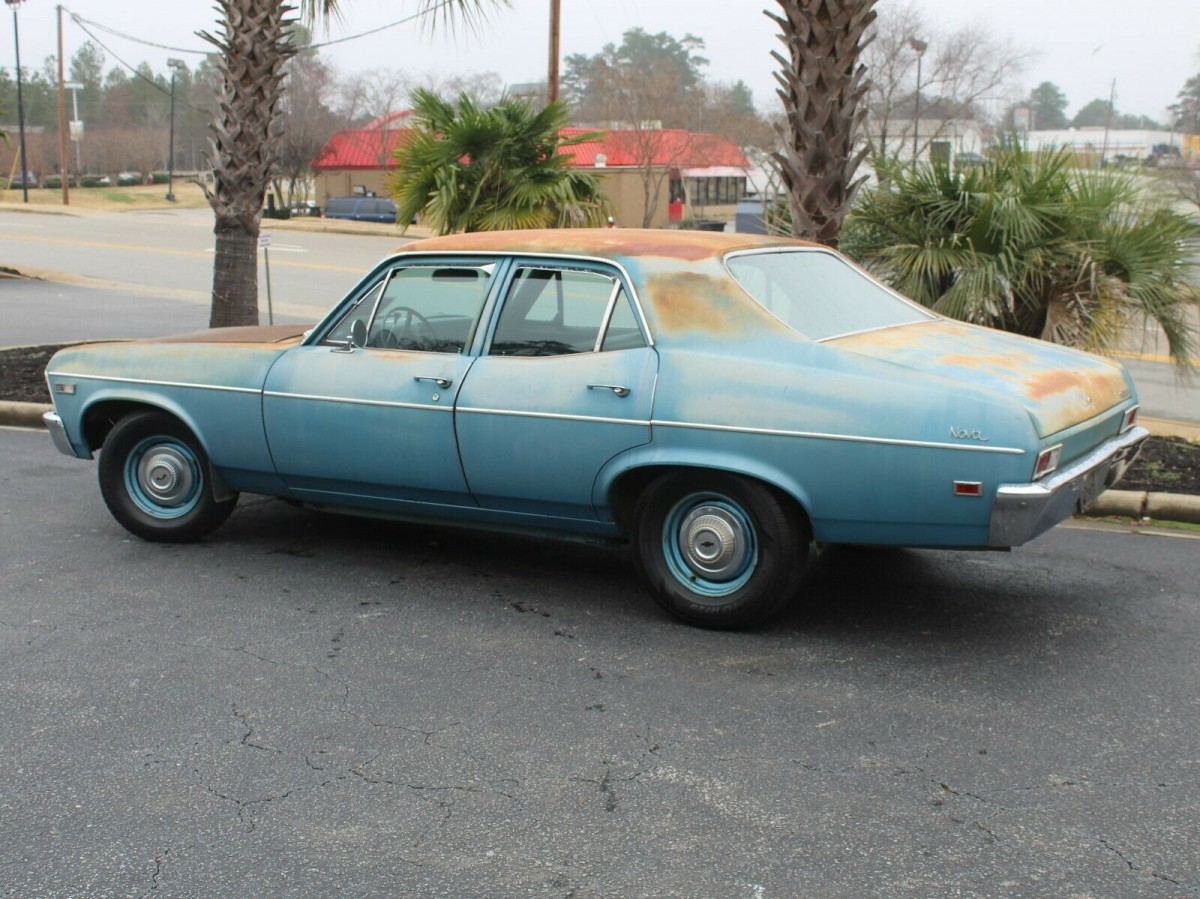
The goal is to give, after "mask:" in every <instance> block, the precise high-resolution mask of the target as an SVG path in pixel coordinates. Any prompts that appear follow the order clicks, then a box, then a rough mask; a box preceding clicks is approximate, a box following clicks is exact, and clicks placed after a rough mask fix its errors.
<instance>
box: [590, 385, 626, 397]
mask: <svg viewBox="0 0 1200 899" xmlns="http://www.w3.org/2000/svg"><path fill="white" fill-rule="evenodd" d="M587 388H588V390H611V391H612V392H613V393H615V394H616V395H617V396H619V397H621V398H622V399H624V398H625V397H627V396H629V388H628V387H622V386H621V385H620V384H588V386H587Z"/></svg>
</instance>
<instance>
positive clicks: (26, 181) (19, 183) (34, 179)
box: [0, 171, 38, 189]
mask: <svg viewBox="0 0 1200 899" xmlns="http://www.w3.org/2000/svg"><path fill="white" fill-rule="evenodd" d="M0 181H7V179H3V178H0ZM7 184H8V186H9V187H10V188H17V189H20V188H23V187H37V186H38V173H37V172H30V171H26V172H25V173H24V174H22V173H21V172H14V173H13V176H12V180H11V181H7Z"/></svg>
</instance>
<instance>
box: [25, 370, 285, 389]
mask: <svg viewBox="0 0 1200 899" xmlns="http://www.w3.org/2000/svg"><path fill="white" fill-rule="evenodd" d="M46 377H47V378H79V379H81V380H85V381H110V382H113V383H119V384H143V385H149V386H151V387H188V388H191V389H194V390H225V391H228V392H230V393H262V388H261V387H227V386H224V385H221V384H192V383H189V382H187V381H158V380H154V379H152V378H118V377H116V376H115V375H84V374H76V373H75V372H65V371H48V372H46Z"/></svg>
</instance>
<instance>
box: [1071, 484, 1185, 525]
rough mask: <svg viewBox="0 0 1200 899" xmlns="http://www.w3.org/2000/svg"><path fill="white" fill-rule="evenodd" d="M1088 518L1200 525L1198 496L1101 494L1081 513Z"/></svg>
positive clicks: (1143, 492)
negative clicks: (1113, 517) (1111, 517)
mask: <svg viewBox="0 0 1200 899" xmlns="http://www.w3.org/2000/svg"><path fill="white" fill-rule="evenodd" d="M1084 514H1085V515H1087V516H1088V517H1089V518H1108V517H1110V516H1116V517H1118V518H1133V519H1137V520H1142V521H1144V520H1146V519H1155V520H1157V521H1177V522H1180V523H1182V524H1200V496H1190V495H1188V494H1186V493H1155V492H1153V491H1148V490H1105V491H1104V492H1103V493H1101V494H1100V496H1098V497H1097V498H1096V501H1095V502H1094V503H1092V505H1091V506H1090V507H1088V510H1087V512H1085V513H1084Z"/></svg>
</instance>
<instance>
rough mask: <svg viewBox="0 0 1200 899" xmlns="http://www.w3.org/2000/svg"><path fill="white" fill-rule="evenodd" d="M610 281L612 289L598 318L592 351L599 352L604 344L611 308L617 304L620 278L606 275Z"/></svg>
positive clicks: (611, 314)
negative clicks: (598, 327)
mask: <svg viewBox="0 0 1200 899" xmlns="http://www.w3.org/2000/svg"><path fill="white" fill-rule="evenodd" d="M608 279H609V280H610V281H612V290H610V291H609V293H608V305H607V306H605V307H604V317H603V318H602V319H600V330H599V331H597V332H596V343H595V344H594V345H593V346H592V352H593V353H599V352H600V348H601V347H602V346H604V338H605V337H607V336H608V324H609V322H611V321H612V316H613V310H614V309H615V308H616V306H617V295H618V294H620V292H621V279H620V278H614V277H612V275H609V276H608Z"/></svg>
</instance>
